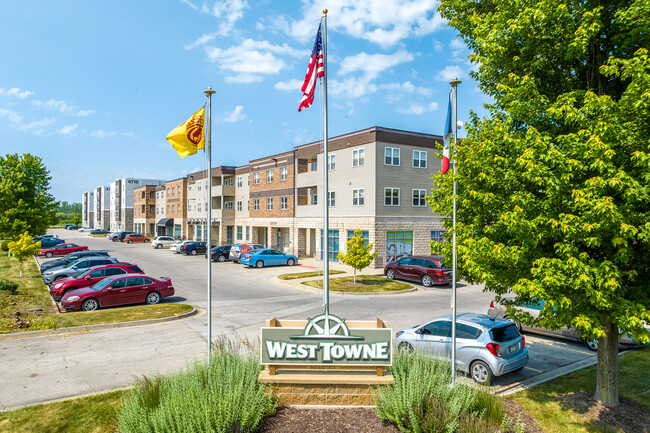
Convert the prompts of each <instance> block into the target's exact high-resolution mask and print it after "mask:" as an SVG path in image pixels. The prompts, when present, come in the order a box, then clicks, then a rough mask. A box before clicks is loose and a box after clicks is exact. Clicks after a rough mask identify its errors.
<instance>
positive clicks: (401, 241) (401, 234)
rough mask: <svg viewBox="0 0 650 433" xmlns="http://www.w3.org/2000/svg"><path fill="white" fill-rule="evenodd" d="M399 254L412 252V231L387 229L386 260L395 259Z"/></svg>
mask: <svg viewBox="0 0 650 433" xmlns="http://www.w3.org/2000/svg"><path fill="white" fill-rule="evenodd" d="M401 254H413V232H412V231H387V232H386V262H390V261H392V260H395V257H397V256H399V255H401Z"/></svg>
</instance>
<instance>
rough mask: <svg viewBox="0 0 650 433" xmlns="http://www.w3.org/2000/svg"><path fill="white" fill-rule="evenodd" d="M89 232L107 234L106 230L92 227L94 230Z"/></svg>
mask: <svg viewBox="0 0 650 433" xmlns="http://www.w3.org/2000/svg"><path fill="white" fill-rule="evenodd" d="M90 234H91V235H106V234H108V232H107V231H106V230H103V229H94V230H91V231H90Z"/></svg>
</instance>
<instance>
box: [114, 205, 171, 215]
mask: <svg viewBox="0 0 650 433" xmlns="http://www.w3.org/2000/svg"><path fill="white" fill-rule="evenodd" d="M115 213H116V214H117V212H115ZM167 213H169V205H167Z"/></svg>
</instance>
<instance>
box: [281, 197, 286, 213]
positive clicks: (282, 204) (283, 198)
mask: <svg viewBox="0 0 650 433" xmlns="http://www.w3.org/2000/svg"><path fill="white" fill-rule="evenodd" d="M280 209H281V210H287V197H280Z"/></svg>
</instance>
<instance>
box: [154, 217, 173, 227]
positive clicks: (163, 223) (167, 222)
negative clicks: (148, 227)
mask: <svg viewBox="0 0 650 433" xmlns="http://www.w3.org/2000/svg"><path fill="white" fill-rule="evenodd" d="M156 225H157V226H158V227H173V226H174V218H163V219H161V220H160V221H158V224H156Z"/></svg>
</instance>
